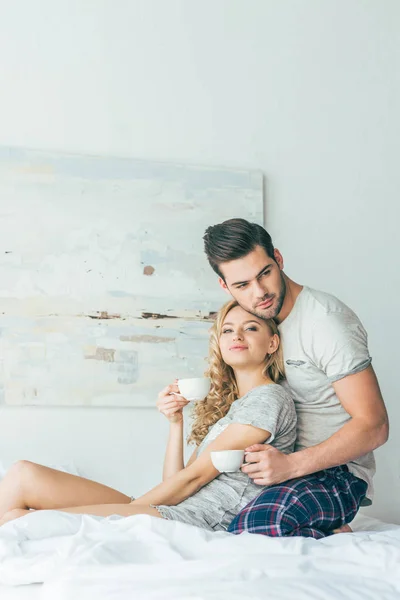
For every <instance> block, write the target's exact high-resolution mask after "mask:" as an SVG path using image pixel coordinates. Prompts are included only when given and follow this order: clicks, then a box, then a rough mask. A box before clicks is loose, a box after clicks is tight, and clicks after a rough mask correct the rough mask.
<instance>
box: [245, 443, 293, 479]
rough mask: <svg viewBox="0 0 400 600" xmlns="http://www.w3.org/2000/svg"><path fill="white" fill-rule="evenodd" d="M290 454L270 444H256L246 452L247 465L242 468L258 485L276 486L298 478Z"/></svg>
mask: <svg viewBox="0 0 400 600" xmlns="http://www.w3.org/2000/svg"><path fill="white" fill-rule="evenodd" d="M290 457H291V455H290V454H283V452H280V451H279V450H277V449H276V448H274V447H273V446H270V445H268V444H255V445H254V446H249V447H248V448H246V450H245V460H246V462H247V463H253V464H248V465H244V466H243V467H242V471H243V473H247V475H248V476H249V477H251V479H253V480H254V483H256V484H257V485H276V484H278V483H282V482H283V481H287V480H288V479H293V478H294V477H296V474H295V472H294V465H293V463H292V461H291V459H290Z"/></svg>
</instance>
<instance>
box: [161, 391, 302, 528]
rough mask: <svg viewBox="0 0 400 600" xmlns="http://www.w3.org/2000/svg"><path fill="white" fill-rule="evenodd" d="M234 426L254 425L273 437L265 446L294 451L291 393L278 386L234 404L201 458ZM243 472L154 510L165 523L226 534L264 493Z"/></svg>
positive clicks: (207, 440) (205, 442)
mask: <svg viewBox="0 0 400 600" xmlns="http://www.w3.org/2000/svg"><path fill="white" fill-rule="evenodd" d="M233 423H242V424H243V425H254V427H258V428H259V429H265V430H266V431H269V432H270V433H271V437H270V438H268V439H266V440H265V441H264V443H268V444H271V445H272V446H274V447H275V448H277V449H278V450H280V451H281V452H284V453H285V454H289V453H290V452H293V450H294V443H295V440H296V411H295V407H294V402H293V400H292V398H291V396H290V395H289V394H288V392H287V391H286V390H285V389H284V388H283V387H281V386H280V385H277V384H275V383H271V384H268V385H261V386H259V387H257V388H254V389H252V390H251V391H250V392H248V393H247V394H245V396H243V397H242V398H238V400H235V402H233V403H232V405H231V407H230V409H229V412H228V413H227V415H226V416H225V417H223V418H222V419H220V420H219V421H217V423H215V425H213V426H212V427H211V428H210V430H209V432H208V434H207V435H206V437H205V438H204V440H203V441H202V443H201V444H200V446H199V447H198V449H197V456H200V454H201V453H202V452H204V450H205V449H206V448H207V446H208V445H209V444H210V443H211V442H213V441H214V440H215V438H216V437H218V435H219V434H220V433H222V431H224V429H226V427H228V426H229V425H231V424H233ZM263 489H264V488H263V487H262V486H259V485H256V484H255V483H254V482H253V480H252V479H250V478H249V476H248V475H246V474H245V473H242V471H235V472H233V473H221V474H220V475H218V476H217V477H216V478H215V479H213V480H212V481H210V483H208V484H207V485H205V486H204V487H202V488H201V489H200V490H199V491H198V492H196V493H195V494H194V495H193V496H190V497H189V498H187V499H186V500H183V502H180V503H179V504H177V505H176V506H165V505H161V506H155V508H157V509H158V511H159V513H160V514H161V516H162V517H164V518H165V519H171V520H174V521H181V522H183V523H188V524H189V525H196V526H197V527H203V528H204V529H211V530H214V531H218V530H226V529H227V528H228V526H229V524H230V522H231V521H232V520H233V519H234V518H235V516H236V515H237V514H238V513H239V512H240V511H241V510H242V508H244V507H245V506H246V504H248V503H249V502H250V501H251V500H253V499H254V498H255V497H256V496H258V494H259V493H260V492H261V491H262V490H263Z"/></svg>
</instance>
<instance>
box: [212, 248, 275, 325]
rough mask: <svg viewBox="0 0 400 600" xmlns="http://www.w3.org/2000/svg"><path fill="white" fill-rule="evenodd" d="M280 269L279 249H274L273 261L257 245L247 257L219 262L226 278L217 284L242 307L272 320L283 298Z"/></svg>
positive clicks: (261, 317)
mask: <svg viewBox="0 0 400 600" xmlns="http://www.w3.org/2000/svg"><path fill="white" fill-rule="evenodd" d="M282 269H283V259H282V256H281V254H280V252H279V250H275V260H274V259H273V258H271V257H270V256H268V254H267V253H266V252H265V250H264V248H262V247H261V246H256V248H255V249H254V250H253V251H252V252H250V254H247V256H244V257H243V258H238V259H236V260H231V261H229V262H225V263H223V264H221V265H220V270H221V272H222V274H223V276H224V278H225V281H224V280H223V279H221V278H220V280H219V283H220V285H221V286H222V287H223V288H224V289H225V290H226V291H228V292H229V293H230V294H231V295H232V296H233V297H234V298H235V300H236V301H237V302H238V303H239V304H240V306H241V307H242V308H244V310H247V311H248V312H250V313H252V314H253V315H255V316H257V317H259V318H260V319H273V318H275V317H276V316H277V315H278V314H279V313H280V311H281V309H282V305H283V302H284V300H285V293H286V283H285V279H284V276H283V273H282Z"/></svg>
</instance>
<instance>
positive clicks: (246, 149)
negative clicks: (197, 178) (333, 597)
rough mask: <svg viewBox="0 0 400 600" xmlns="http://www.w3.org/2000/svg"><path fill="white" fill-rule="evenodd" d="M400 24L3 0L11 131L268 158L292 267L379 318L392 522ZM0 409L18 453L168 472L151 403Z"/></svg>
mask: <svg viewBox="0 0 400 600" xmlns="http://www.w3.org/2000/svg"><path fill="white" fill-rule="evenodd" d="M399 27H400V4H399V3H398V1H397V0H380V1H379V2H377V1H376V0H336V1H335V2H323V1H321V0H303V1H300V0H280V1H279V2H277V1H275V0H201V1H200V0H198V1H194V0H143V1H138V0H136V1H135V0H119V1H118V2H115V1H114V0H86V1H82V0H79V1H78V0H58V1H57V2H54V1H53V0H37V1H36V2H31V1H30V0H8V1H7V0H3V1H2V2H1V4H0V56H1V57H2V59H1V62H0V78H1V81H0V85H1V93H0V143H1V144H11V145H22V146H28V147H33V148H49V149H56V150H64V151H71V152H81V153H95V154H109V155H126V156H134V157H143V158H146V157H148V158H157V159H166V160H176V159H178V160H182V161H185V162H195V163H198V162H200V163H204V164H213V165H224V166H240V167H250V168H257V169H262V170H263V171H264V173H265V174H266V177H267V185H266V191H267V207H266V223H267V224H268V228H269V230H270V232H271V233H272V235H273V237H274V239H275V242H276V244H277V245H278V247H279V248H280V249H281V251H282V252H283V254H284V257H285V260H286V271H287V273H288V274H289V275H290V276H292V277H294V278H295V279H296V280H297V281H299V282H301V283H307V284H309V285H312V286H315V287H318V288H321V289H325V290H327V291H330V292H333V293H335V294H336V295H338V296H339V297H340V298H342V299H343V300H345V301H346V302H348V303H349V304H350V306H351V307H352V308H354V309H355V310H356V311H357V312H358V314H359V315H360V317H361V318H362V320H363V321H364V324H365V325H366V327H367V329H368V331H369V334H370V347H371V353H372V355H373V357H374V365H375V368H376V371H377V373H378V375H379V378H380V382H381V385H382V390H383V393H384V397H385V399H386V402H387V405H388V409H389V413H390V416H391V423H392V431H391V441H390V442H389V443H388V444H387V445H386V446H385V447H384V448H382V449H381V450H379V451H378V453H377V458H378V474H377V477H376V483H377V495H376V503H375V505H374V507H373V508H371V509H368V511H369V514H373V515H376V516H379V517H382V518H386V519H392V520H397V521H398V522H400V502H399V497H400V478H399V472H400V459H399V456H400V454H399V443H398V437H399V433H400V425H399V423H400V419H399V417H400V408H399V402H398V387H399V386H398V361H399V353H398V339H399V337H400V319H399V315H398V298H399V295H400V276H399V268H398V262H399V254H400V253H399V251H398V238H399V234H398V219H399V218H400V214H399V208H398V203H397V197H398V190H399V187H400V186H399V184H400V169H399V168H398V162H399V150H400V148H399V146H400V142H399V140H400V116H399V103H400V97H399V96H400V94H399V92H400V38H399V36H398V31H399ZM0 203H1V204H0V206H1V209H2V210H4V207H6V204H7V203H6V199H4V198H1V199H0ZM210 222H212V217H210ZM0 420H1V422H0V456H1V457H3V458H5V459H6V460H7V461H10V460H13V459H15V458H18V457H22V456H24V457H27V458H30V459H32V460H42V461H47V462H50V461H52V462H57V461H59V460H68V459H70V458H73V459H75V461H76V463H77V464H78V465H79V466H81V468H82V469H83V470H84V472H85V473H87V474H88V475H90V476H92V477H95V478H98V479H100V480H102V481H104V482H106V483H108V484H110V485H114V486H119V487H120V488H121V489H123V490H124V491H127V492H128V491H129V492H131V493H133V494H135V493H140V492H142V491H144V490H145V489H146V488H147V487H149V486H150V485H152V484H154V483H156V482H157V480H158V477H159V475H160V469H161V455H162V452H163V445H164V443H165V438H166V432H167V428H166V425H165V423H164V422H163V420H162V418H161V417H160V416H159V415H158V414H157V413H156V412H155V411H154V412H153V411H152V410H137V409H134V410H123V409H122V410H103V409H94V410H84V409H79V410H78V409H76V410H75V409H59V410H57V409H55V410H45V409H39V410H37V409H35V410H33V409H29V410H27V409H23V410H20V409H18V410H5V409H3V410H2V412H1V413H0Z"/></svg>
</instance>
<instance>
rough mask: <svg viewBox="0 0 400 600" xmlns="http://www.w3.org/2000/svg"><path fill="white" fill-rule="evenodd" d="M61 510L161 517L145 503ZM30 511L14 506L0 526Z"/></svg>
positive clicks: (76, 507)
mask: <svg viewBox="0 0 400 600" xmlns="http://www.w3.org/2000/svg"><path fill="white" fill-rule="evenodd" d="M58 510H60V511H61V512H67V513H74V514H78V515H96V516H99V517H109V516H110V515H120V516H121V517H131V516H132V515H150V516H151V517H158V518H159V519H162V518H163V517H162V516H161V514H160V513H159V512H158V510H157V509H156V508H153V507H152V506H148V505H146V504H136V503H134V502H131V503H129V504H95V505H91V506H72V507H69V508H59V509H58ZM30 512H31V511H29V510H26V509H23V508H14V509H13V510H9V511H8V512H6V513H5V514H4V515H3V517H2V518H1V519H0V527H1V526H2V525H5V524H6V523H8V522H9V521H14V520H15V519H20V518H21V517H23V516H25V515H26V514H28V513H30Z"/></svg>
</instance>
